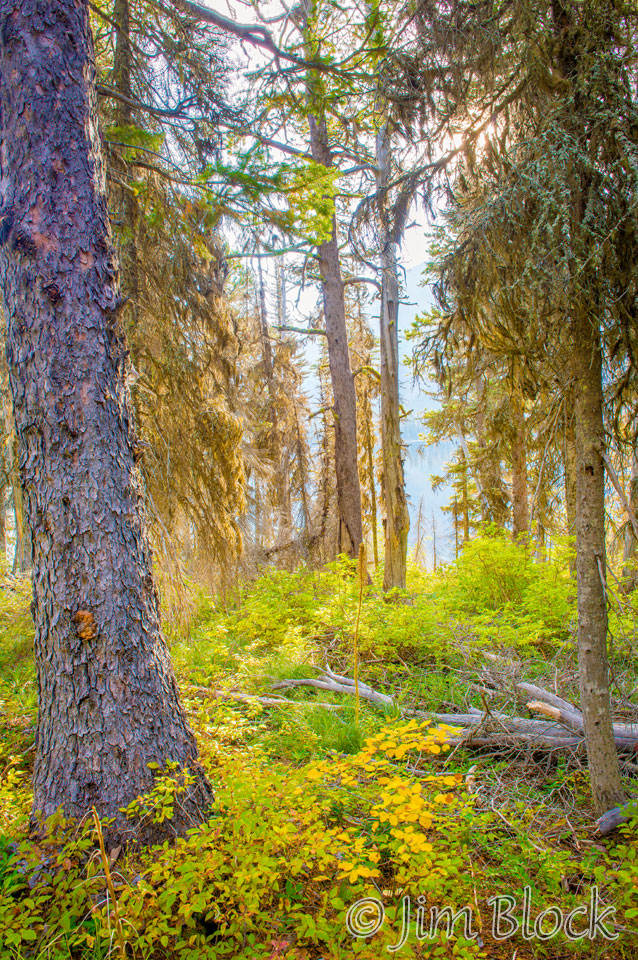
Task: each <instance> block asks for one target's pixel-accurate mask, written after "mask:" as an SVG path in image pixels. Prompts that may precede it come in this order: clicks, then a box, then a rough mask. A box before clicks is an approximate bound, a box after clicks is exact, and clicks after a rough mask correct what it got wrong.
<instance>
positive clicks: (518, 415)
mask: <svg viewBox="0 0 638 960" xmlns="http://www.w3.org/2000/svg"><path fill="white" fill-rule="evenodd" d="M511 404H512V419H513V421H514V424H513V427H514V430H513V436H512V534H513V536H514V539H515V540H516V539H518V537H526V536H527V534H528V529H529V506H528V501H527V431H526V428H525V407H524V404H523V397H522V394H521V391H520V387H519V386H518V384H517V383H516V382H515V384H514V390H513V392H512V398H511Z"/></svg>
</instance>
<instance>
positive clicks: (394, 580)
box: [376, 123, 410, 590]
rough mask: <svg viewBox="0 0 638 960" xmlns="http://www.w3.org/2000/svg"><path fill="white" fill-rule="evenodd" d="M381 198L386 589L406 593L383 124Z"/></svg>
mask: <svg viewBox="0 0 638 960" xmlns="http://www.w3.org/2000/svg"><path fill="white" fill-rule="evenodd" d="M376 149H377V171H378V172H377V198H378V201H377V202H378V208H379V217H378V219H379V226H380V228H381V230H382V231H383V241H382V246H381V251H380V266H381V315H380V336H379V340H380V354H381V449H382V456H383V500H384V505H385V551H384V571H383V589H384V590H391V589H392V588H394V587H399V588H401V589H405V585H406V565H407V555H408V532H409V529H410V514H409V512H408V502H407V499H406V495H405V478H404V473H403V445H402V443H401V405H400V401H399V272H398V266H397V246H398V239H399V237H400V235H401V233H402V226H400V225H398V224H397V223H396V222H393V221H395V220H396V215H395V217H392V218H391V217H389V216H388V213H387V210H386V194H387V190H388V185H389V183H390V178H391V149H392V144H391V131H390V126H389V124H388V123H385V124H384V125H383V126H382V128H381V129H380V130H379V133H378V134H377V148H376Z"/></svg>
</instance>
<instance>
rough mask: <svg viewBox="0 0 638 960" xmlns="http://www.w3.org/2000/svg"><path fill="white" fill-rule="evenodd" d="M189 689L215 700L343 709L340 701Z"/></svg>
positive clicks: (196, 688) (200, 688) (209, 689)
mask: <svg viewBox="0 0 638 960" xmlns="http://www.w3.org/2000/svg"><path fill="white" fill-rule="evenodd" d="M189 689H190V690H193V691H194V692H195V693H202V694H205V695H206V696H208V697H213V698H214V699H216V700H239V701H240V702H242V703H259V704H260V705H261V706H262V707H291V706H292V707H322V708H323V709H324V710H343V709H345V708H344V707H343V706H342V705H341V704H340V703H321V702H320V701H319V700H311V701H309V700H306V701H304V700H287V699H286V697H260V696H258V695H257V694H254V693H238V692H235V691H233V690H215V689H214V688H213V687H197V686H193V685H191V686H190V687H189Z"/></svg>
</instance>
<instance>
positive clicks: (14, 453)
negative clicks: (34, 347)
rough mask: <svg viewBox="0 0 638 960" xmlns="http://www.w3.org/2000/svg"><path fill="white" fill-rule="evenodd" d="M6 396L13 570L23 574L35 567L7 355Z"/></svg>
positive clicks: (5, 460) (3, 369)
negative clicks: (32, 559)
mask: <svg viewBox="0 0 638 960" xmlns="http://www.w3.org/2000/svg"><path fill="white" fill-rule="evenodd" d="M2 398H3V407H4V409H3V412H4V427H5V435H6V442H5V448H4V449H5V453H4V462H5V470H6V474H7V479H8V483H9V488H10V491H11V506H12V508H13V518H14V524H13V529H14V536H15V545H14V551H13V559H12V563H11V572H12V573H13V574H23V573H28V572H29V571H30V569H31V537H30V533H29V528H28V526H27V524H26V522H25V517H24V497H23V495H22V483H21V480H20V468H19V466H18V438H17V437H16V430H15V423H14V421H13V411H12V409H11V396H10V391H9V382H8V370H7V369H6V364H5V362H4V358H3V363H2Z"/></svg>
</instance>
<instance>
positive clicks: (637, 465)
mask: <svg viewBox="0 0 638 960" xmlns="http://www.w3.org/2000/svg"><path fill="white" fill-rule="evenodd" d="M628 500H629V506H630V507H631V508H632V510H633V513H634V516H638V454H637V453H636V451H635V450H634V453H633V457H632V461H631V476H630V478H629V497H628ZM636 545H637V541H636V535H635V533H634V529H633V526H632V524H631V523H627V525H626V526H625V542H624V545H623V556H622V559H623V564H624V567H623V592H624V593H627V594H629V593H633V591H634V590H635V589H636V586H637V585H638V570H636V566H635V559H636ZM630 561H633V562H632V564H631V565H629V562H630Z"/></svg>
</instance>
